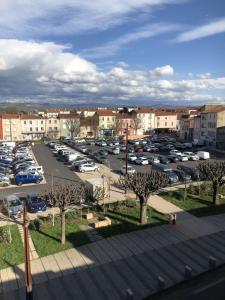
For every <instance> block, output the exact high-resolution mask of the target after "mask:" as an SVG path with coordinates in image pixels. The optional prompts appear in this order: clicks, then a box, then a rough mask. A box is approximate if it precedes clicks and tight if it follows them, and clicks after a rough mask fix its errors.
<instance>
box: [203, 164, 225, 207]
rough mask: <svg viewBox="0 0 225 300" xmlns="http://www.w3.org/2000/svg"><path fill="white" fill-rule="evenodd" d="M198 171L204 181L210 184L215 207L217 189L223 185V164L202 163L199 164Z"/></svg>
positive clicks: (224, 175) (224, 181)
mask: <svg viewBox="0 0 225 300" xmlns="http://www.w3.org/2000/svg"><path fill="white" fill-rule="evenodd" d="M199 171H200V173H201V174H202V176H203V177H204V178H205V179H206V180H209V181H211V182H212V188H213V204H214V205H216V204H217V196H218V192H219V188H220V187H221V186H222V185H224V184H225V162H224V161H212V162H202V163H200V164H199Z"/></svg>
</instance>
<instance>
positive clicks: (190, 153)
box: [183, 152, 199, 160]
mask: <svg viewBox="0 0 225 300" xmlns="http://www.w3.org/2000/svg"><path fill="white" fill-rule="evenodd" d="M183 154H184V155H186V156H187V158H188V159H189V160H199V156H198V155H197V154H194V153H193V152H184V153H183Z"/></svg>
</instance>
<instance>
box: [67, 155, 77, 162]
mask: <svg viewBox="0 0 225 300" xmlns="http://www.w3.org/2000/svg"><path fill="white" fill-rule="evenodd" d="M77 157H78V154H77V153H72V154H67V155H66V161H67V162H70V161H73V160H75V159H76V158H77Z"/></svg>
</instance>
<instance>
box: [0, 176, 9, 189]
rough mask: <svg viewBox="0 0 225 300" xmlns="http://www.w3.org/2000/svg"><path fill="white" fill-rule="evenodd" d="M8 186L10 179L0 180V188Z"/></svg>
mask: <svg viewBox="0 0 225 300" xmlns="http://www.w3.org/2000/svg"><path fill="white" fill-rule="evenodd" d="M9 185H10V179H9V178H7V179H6V178H0V187H7V186H9Z"/></svg>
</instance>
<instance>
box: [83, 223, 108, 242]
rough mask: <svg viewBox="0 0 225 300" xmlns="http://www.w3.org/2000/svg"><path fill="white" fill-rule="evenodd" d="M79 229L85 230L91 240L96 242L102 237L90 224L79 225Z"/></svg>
mask: <svg viewBox="0 0 225 300" xmlns="http://www.w3.org/2000/svg"><path fill="white" fill-rule="evenodd" d="M80 229H81V230H82V231H84V232H85V234H86V236H87V237H88V238H89V240H90V241H91V242H97V241H99V240H101V239H103V237H102V236H101V235H100V234H99V233H98V231H97V230H95V229H94V228H93V227H92V226H89V225H80Z"/></svg>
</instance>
